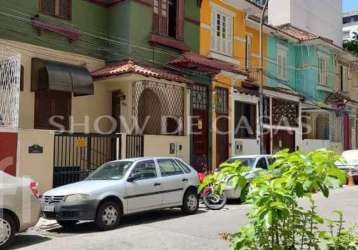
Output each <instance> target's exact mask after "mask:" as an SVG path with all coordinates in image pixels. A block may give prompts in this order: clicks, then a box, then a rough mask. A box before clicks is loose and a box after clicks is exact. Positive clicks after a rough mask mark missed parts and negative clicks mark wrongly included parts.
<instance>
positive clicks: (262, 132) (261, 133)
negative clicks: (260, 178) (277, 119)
mask: <svg viewBox="0 0 358 250" xmlns="http://www.w3.org/2000/svg"><path fill="white" fill-rule="evenodd" d="M268 2H269V0H266V2H265V5H264V7H263V9H262V12H261V19H260V64H259V70H260V114H259V115H260V116H261V117H260V119H259V123H260V152H261V154H264V152H265V144H264V124H263V123H264V121H263V120H264V119H263V114H264V89H263V87H264V68H263V66H264V57H263V54H264V53H263V49H264V48H263V47H264V45H263V42H264V41H263V29H264V22H265V13H266V10H267V7H268Z"/></svg>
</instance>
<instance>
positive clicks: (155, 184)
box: [154, 182, 162, 187]
mask: <svg viewBox="0 0 358 250" xmlns="http://www.w3.org/2000/svg"><path fill="white" fill-rule="evenodd" d="M160 185H162V184H161V183H158V182H157V183H154V186H155V187H157V186H160Z"/></svg>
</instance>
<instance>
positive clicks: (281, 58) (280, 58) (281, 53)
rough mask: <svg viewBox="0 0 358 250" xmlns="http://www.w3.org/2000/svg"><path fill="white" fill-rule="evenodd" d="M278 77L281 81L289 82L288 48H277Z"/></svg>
mask: <svg viewBox="0 0 358 250" xmlns="http://www.w3.org/2000/svg"><path fill="white" fill-rule="evenodd" d="M277 76H278V78H279V79H281V80H287V48H286V47H284V46H278V48H277Z"/></svg>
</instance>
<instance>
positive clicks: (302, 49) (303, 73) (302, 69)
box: [266, 35, 335, 102]
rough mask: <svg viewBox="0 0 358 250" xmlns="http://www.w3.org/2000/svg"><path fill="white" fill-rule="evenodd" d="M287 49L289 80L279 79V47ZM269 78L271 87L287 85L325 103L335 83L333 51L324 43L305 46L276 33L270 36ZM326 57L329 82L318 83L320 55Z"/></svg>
mask: <svg viewBox="0 0 358 250" xmlns="http://www.w3.org/2000/svg"><path fill="white" fill-rule="evenodd" d="M280 45H281V46H283V47H285V48H287V55H288V58H287V80H281V79H279V78H277V75H278V73H277V72H278V65H277V50H278V47H279V46H280ZM267 55H268V58H267V68H266V79H267V81H266V82H267V84H268V86H271V87H277V86H279V85H285V86H288V87H290V88H291V89H293V90H295V91H297V92H298V93H300V94H301V95H303V96H304V97H305V98H306V99H307V100H310V101H318V102H322V101H324V100H325V99H326V97H327V96H328V95H329V94H330V93H331V92H333V90H334V82H335V71H334V54H333V52H332V51H331V50H329V49H326V48H324V47H323V46H313V45H305V44H304V43H295V42H292V41H288V40H284V39H281V38H279V37H276V36H274V35H270V36H269V37H268V51H267ZM320 56H324V57H325V58H326V59H327V85H326V86H322V85H320V84H319V71H318V65H319V57H320Z"/></svg>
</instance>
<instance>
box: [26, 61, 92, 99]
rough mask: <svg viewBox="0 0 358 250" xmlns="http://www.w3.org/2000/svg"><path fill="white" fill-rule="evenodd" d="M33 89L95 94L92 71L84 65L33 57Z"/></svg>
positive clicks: (80, 94) (79, 94)
mask: <svg viewBox="0 0 358 250" xmlns="http://www.w3.org/2000/svg"><path fill="white" fill-rule="evenodd" d="M31 90H32V91H44V90H53V91H63V92H71V93H74V95H75V96H83V95H93V94H94V86H93V79H92V76H91V74H90V72H89V71H88V70H87V69H86V68H85V67H83V66H77V65H71V64H65V63H61V62H55V61H47V60H43V59H39V58H33V59H32V74H31Z"/></svg>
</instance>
